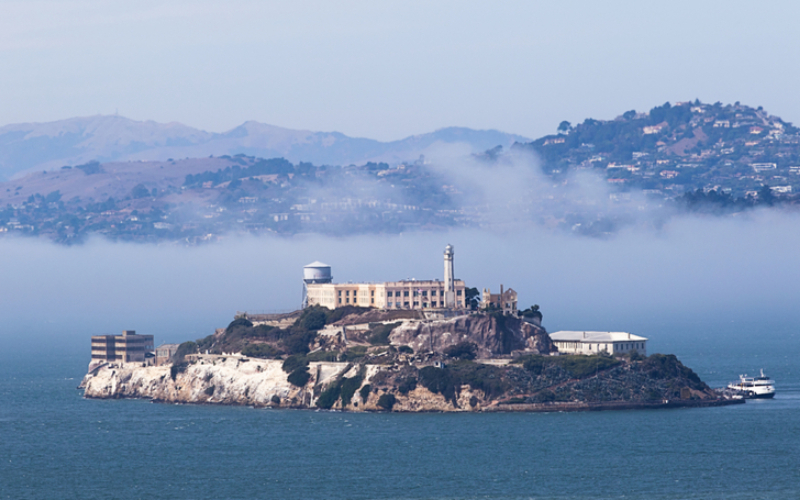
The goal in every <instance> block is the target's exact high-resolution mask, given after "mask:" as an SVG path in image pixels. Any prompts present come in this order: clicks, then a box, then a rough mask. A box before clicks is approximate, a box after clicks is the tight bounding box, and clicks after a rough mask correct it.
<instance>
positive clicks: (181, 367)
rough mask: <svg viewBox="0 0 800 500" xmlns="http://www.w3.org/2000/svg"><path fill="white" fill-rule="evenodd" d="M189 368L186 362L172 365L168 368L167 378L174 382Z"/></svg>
mask: <svg viewBox="0 0 800 500" xmlns="http://www.w3.org/2000/svg"><path fill="white" fill-rule="evenodd" d="M188 367H189V363H187V362H186V361H181V362H178V363H172V366H170V367H169V376H170V378H172V380H173V381H174V380H175V379H176V378H178V374H179V373H183V372H185V371H186V368H188Z"/></svg>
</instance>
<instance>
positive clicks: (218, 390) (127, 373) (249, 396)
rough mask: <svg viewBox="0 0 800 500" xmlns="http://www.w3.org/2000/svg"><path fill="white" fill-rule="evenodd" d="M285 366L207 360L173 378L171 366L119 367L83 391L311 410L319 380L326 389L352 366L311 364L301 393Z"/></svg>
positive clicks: (86, 382) (104, 370) (86, 383)
mask: <svg viewBox="0 0 800 500" xmlns="http://www.w3.org/2000/svg"><path fill="white" fill-rule="evenodd" d="M281 366H282V361H279V360H264V359H253V358H245V357H242V356H236V355H234V356H215V355H201V356H198V359H197V361H196V362H194V363H191V364H189V365H188V366H187V367H186V369H185V370H184V371H182V372H180V373H176V374H175V378H174V379H173V378H172V374H171V365H166V366H146V367H143V366H141V365H140V364H137V363H123V364H120V363H114V364H108V365H105V366H102V367H101V368H99V369H97V370H96V371H94V372H93V373H89V374H87V375H86V377H84V379H83V382H82V383H81V386H82V387H84V388H85V392H84V395H85V396H86V397H87V398H147V399H153V400H156V401H164V402H172V403H218V404H240V405H249V406H278V405H280V406H292V407H308V406H311V404H312V403H313V398H312V393H311V390H312V388H313V387H314V386H315V385H316V384H317V382H318V381H317V376H318V375H320V374H321V375H323V380H320V381H319V382H322V383H323V384H325V383H327V382H330V381H333V380H335V379H336V377H337V376H339V375H340V373H341V371H342V370H344V369H346V368H347V367H348V365H347V363H311V364H310V365H309V373H310V374H311V380H309V383H308V384H307V385H306V387H302V388H301V387H295V386H293V385H292V384H290V383H289V381H288V380H287V376H288V375H287V374H286V373H285V372H284V371H283V369H282V368H281ZM275 398H277V400H276V399H275ZM278 401H279V402H278Z"/></svg>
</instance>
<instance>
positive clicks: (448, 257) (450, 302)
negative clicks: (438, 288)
mask: <svg viewBox="0 0 800 500" xmlns="http://www.w3.org/2000/svg"><path fill="white" fill-rule="evenodd" d="M453 255H454V252H453V245H447V246H446V247H445V249H444V304H445V307H447V308H454V307H455V305H456V288H455V283H454V281H455V280H454V278H453V276H454V275H455V274H454V273H453Z"/></svg>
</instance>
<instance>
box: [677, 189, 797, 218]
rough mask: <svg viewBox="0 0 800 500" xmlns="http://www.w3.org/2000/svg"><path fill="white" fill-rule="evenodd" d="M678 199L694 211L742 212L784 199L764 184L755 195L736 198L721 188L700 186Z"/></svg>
mask: <svg viewBox="0 0 800 500" xmlns="http://www.w3.org/2000/svg"><path fill="white" fill-rule="evenodd" d="M677 201H678V203H679V204H681V205H683V206H684V207H685V208H686V209H688V210H690V211H692V212H740V211H742V210H746V209H748V208H753V207H757V206H769V207H771V206H774V205H776V204H778V203H781V202H783V201H784V200H782V199H781V198H778V197H777V196H775V194H774V193H773V192H772V190H771V189H770V188H769V186H763V187H762V188H761V189H760V190H759V191H758V195H757V196H755V197H753V196H748V197H739V198H734V197H733V196H731V194H730V193H726V192H724V191H721V190H719V189H712V190H709V191H705V190H703V189H702V188H699V189H697V190H695V191H687V192H686V193H684V194H683V195H682V196H680V197H678V198H677Z"/></svg>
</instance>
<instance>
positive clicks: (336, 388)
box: [317, 384, 342, 410]
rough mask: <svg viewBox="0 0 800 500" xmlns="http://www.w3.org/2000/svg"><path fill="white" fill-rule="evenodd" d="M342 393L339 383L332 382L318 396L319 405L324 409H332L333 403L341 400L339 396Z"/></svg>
mask: <svg viewBox="0 0 800 500" xmlns="http://www.w3.org/2000/svg"><path fill="white" fill-rule="evenodd" d="M341 394H342V387H341V386H340V385H339V384H332V385H331V386H330V387H328V388H327V389H325V390H324V391H323V392H322V394H320V395H319V398H317V407H319V408H322V409H323V410H330V409H331V408H333V405H335V404H336V402H337V401H339V396H340V395H341Z"/></svg>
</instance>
